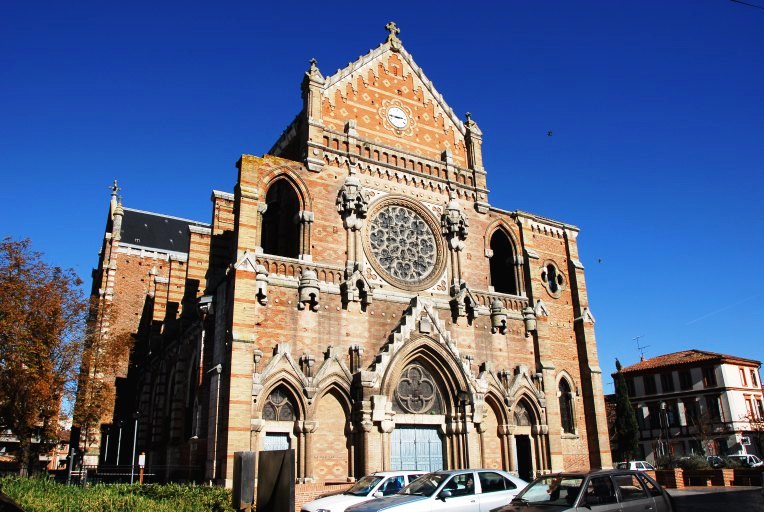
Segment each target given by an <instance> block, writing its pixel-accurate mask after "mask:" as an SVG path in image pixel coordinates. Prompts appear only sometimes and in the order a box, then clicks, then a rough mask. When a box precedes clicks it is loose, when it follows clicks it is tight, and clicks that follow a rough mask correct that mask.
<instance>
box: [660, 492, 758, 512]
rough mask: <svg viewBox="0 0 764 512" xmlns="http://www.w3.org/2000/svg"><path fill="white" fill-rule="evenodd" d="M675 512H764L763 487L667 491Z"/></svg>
mask: <svg viewBox="0 0 764 512" xmlns="http://www.w3.org/2000/svg"><path fill="white" fill-rule="evenodd" d="M666 491H667V492H668V493H669V495H670V496H671V498H672V502H673V504H674V512H724V511H731V512H764V495H763V494H762V491H761V487H687V488H685V489H682V490H678V489H666Z"/></svg>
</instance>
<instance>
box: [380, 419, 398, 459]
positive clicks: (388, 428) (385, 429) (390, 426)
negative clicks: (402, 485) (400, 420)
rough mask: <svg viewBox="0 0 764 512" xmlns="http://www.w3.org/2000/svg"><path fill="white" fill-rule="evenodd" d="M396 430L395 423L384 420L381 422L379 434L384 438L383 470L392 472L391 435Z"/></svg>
mask: <svg viewBox="0 0 764 512" xmlns="http://www.w3.org/2000/svg"><path fill="white" fill-rule="evenodd" d="M393 430H395V422H394V421H392V420H382V421H381V422H379V432H380V434H381V436H382V454H381V455H382V470H383V471H390V433H391V432H392V431H393Z"/></svg>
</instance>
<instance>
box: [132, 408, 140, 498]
mask: <svg viewBox="0 0 764 512" xmlns="http://www.w3.org/2000/svg"><path fill="white" fill-rule="evenodd" d="M140 415H141V411H135V412H134V413H133V418H134V419H135V428H134V429H133V458H132V459H130V484H132V483H133V480H134V479H135V448H136V444H137V442H138V417H139V416H140Z"/></svg>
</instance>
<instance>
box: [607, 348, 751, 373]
mask: <svg viewBox="0 0 764 512" xmlns="http://www.w3.org/2000/svg"><path fill="white" fill-rule="evenodd" d="M711 362H714V363H737V364H746V365H755V366H757V367H758V366H761V362H760V361H756V360H754V359H746V358H743V357H737V356H730V355H727V354H719V353H717V352H709V351H707V350H696V349H691V350H682V351H680V352H672V353H671V354H664V355H662V356H656V357H651V358H650V359H644V360H642V361H640V362H638V363H637V364H633V365H631V366H627V367H626V368H623V369H621V372H622V373H635V372H644V371H646V370H654V369H657V368H667V367H676V366H697V365H698V364H699V363H711Z"/></svg>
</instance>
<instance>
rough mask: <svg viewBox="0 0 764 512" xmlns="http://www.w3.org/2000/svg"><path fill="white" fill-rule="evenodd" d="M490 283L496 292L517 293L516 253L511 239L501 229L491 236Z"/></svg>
mask: <svg viewBox="0 0 764 512" xmlns="http://www.w3.org/2000/svg"><path fill="white" fill-rule="evenodd" d="M490 246H491V252H492V253H493V255H492V256H491V260H490V270H491V285H492V286H493V289H494V291H496V292H498V293H508V294H510V295H518V294H519V287H518V285H517V283H518V279H517V254H516V252H515V247H514V245H513V244H512V241H511V240H510V239H509V237H508V236H507V234H506V233H505V232H504V231H502V230H501V229H497V230H496V232H494V234H493V235H492V236H491V243H490Z"/></svg>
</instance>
